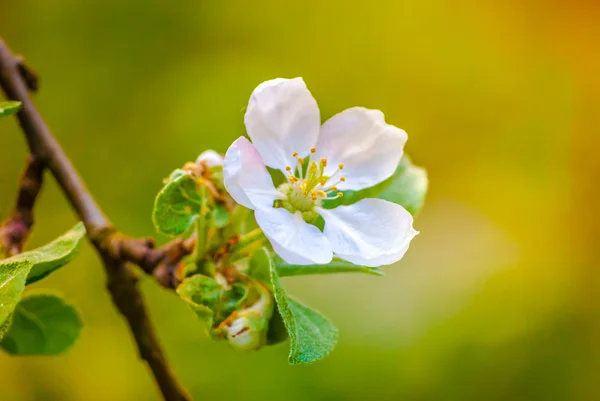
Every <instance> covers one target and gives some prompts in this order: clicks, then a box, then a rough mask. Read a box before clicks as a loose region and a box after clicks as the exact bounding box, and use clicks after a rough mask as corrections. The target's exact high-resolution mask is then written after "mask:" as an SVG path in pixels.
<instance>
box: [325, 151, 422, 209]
mask: <svg viewBox="0 0 600 401" xmlns="http://www.w3.org/2000/svg"><path fill="white" fill-rule="evenodd" d="M427 188H428V179H427V172H426V171H425V169H423V168H421V167H417V166H415V165H413V164H412V162H411V160H410V157H408V155H404V156H403V157H402V160H400V163H399V164H398V168H397V169H396V171H395V172H394V174H393V175H392V176H391V177H390V178H388V179H387V180H385V181H383V182H381V183H379V184H377V185H375V186H373V187H371V188H366V189H362V190H360V191H344V196H343V197H342V198H338V199H336V200H334V201H330V202H326V203H325V204H324V205H323V207H325V208H326V209H332V208H334V207H337V206H340V205H350V204H353V203H356V202H358V201H359V200H361V199H366V198H379V199H384V200H387V201H390V202H393V203H396V204H398V205H401V206H403V207H404V208H405V209H406V210H408V211H409V212H410V214H412V215H413V216H415V215H417V213H418V212H419V211H420V210H421V208H422V207H423V203H424V202H425V194H426V193H427Z"/></svg>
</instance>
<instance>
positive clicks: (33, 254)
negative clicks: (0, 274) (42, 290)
mask: <svg viewBox="0 0 600 401" xmlns="http://www.w3.org/2000/svg"><path fill="white" fill-rule="evenodd" d="M84 237H85V226H84V225H83V223H78V224H77V225H75V227H73V228H72V229H70V230H69V231H67V232H66V233H65V234H64V235H62V236H60V237H58V238H57V239H55V240H54V241H52V242H50V243H48V244H46V245H44V246H42V247H39V248H36V249H33V250H31V251H27V252H24V253H21V254H19V255H16V256H13V257H12V258H10V259H5V260H4V261H16V260H28V261H30V262H31V263H32V264H33V266H32V268H31V271H30V272H29V275H28V276H27V282H26V284H27V285H29V284H33V283H35V282H36V281H39V280H41V279H43V278H44V277H46V276H47V275H49V274H50V273H52V272H53V271H55V270H57V269H59V268H61V267H63V266H64V265H66V264H67V263H69V262H70V261H72V260H73V259H74V258H75V257H76V256H77V255H78V254H79V250H80V247H81V242H82V239H83V238H84ZM4 261H2V262H4ZM0 263H1V262H0Z"/></svg>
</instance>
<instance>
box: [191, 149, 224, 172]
mask: <svg viewBox="0 0 600 401" xmlns="http://www.w3.org/2000/svg"><path fill="white" fill-rule="evenodd" d="M200 163H204V164H206V167H208V168H211V167H216V166H222V165H223V156H221V155H220V154H218V153H217V152H215V151H214V150H212V149H211V150H207V151H204V152H202V153H201V154H200V156H198V158H197V159H196V164H198V165H200Z"/></svg>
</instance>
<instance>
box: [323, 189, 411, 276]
mask: <svg viewBox="0 0 600 401" xmlns="http://www.w3.org/2000/svg"><path fill="white" fill-rule="evenodd" d="M315 210H316V211H317V213H319V214H320V215H321V216H322V217H323V219H324V220H325V230H324V234H325V236H327V239H328V240H329V242H330V243H331V248H332V250H333V252H334V253H335V254H336V255H337V256H339V257H340V258H342V259H345V260H347V261H349V262H352V263H354V264H357V265H361V266H370V267H375V266H380V265H389V264H392V263H394V262H397V261H398V260H400V259H401V258H402V257H403V256H404V254H405V253H406V251H407V250H408V246H409V244H410V241H411V240H412V239H413V238H414V237H415V235H417V234H418V231H415V229H413V226H412V225H413V217H412V216H411V214H410V213H409V212H408V211H407V210H406V209H404V208H403V207H402V206H400V205H397V204H395V203H392V202H388V201H386V200H383V199H363V200H360V201H358V202H356V203H354V204H352V205H349V206H339V207H337V208H335V209H332V210H325V209H322V208H318V209H315Z"/></svg>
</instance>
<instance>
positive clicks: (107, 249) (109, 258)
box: [0, 39, 189, 400]
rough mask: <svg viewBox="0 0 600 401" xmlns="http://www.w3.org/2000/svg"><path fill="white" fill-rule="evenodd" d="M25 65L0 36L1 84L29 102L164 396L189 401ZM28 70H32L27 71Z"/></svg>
mask: <svg viewBox="0 0 600 401" xmlns="http://www.w3.org/2000/svg"><path fill="white" fill-rule="evenodd" d="M23 69H24V67H23V63H22V60H20V59H18V58H16V57H15V56H13V54H12V53H11V51H10V50H9V48H8V47H7V46H6V45H5V44H4V42H3V41H2V40H1V39H0V86H2V89H3V90H4V92H5V93H6V96H7V97H8V98H9V99H11V100H18V101H20V102H22V103H23V109H22V110H21V111H20V112H19V113H17V118H18V119H19V123H20V125H21V128H22V129H23V132H24V134H25V137H26V139H27V143H28V145H29V148H30V150H31V153H32V154H33V155H35V157H37V158H39V160H40V162H41V163H42V164H43V165H45V166H46V167H47V168H48V169H49V170H50V172H51V173H52V175H53V176H54V178H55V179H56V181H57V182H58V184H59V185H60V187H61V189H62V191H63V193H64V194H65V196H66V197H67V199H68V200H69V202H70V203H71V205H72V206H73V208H74V209H75V211H76V213H77V215H78V216H79V217H80V218H81V220H82V221H83V222H84V224H85V226H86V228H87V230H88V237H89V239H90V241H91V242H92V244H93V245H94V246H95V248H96V250H97V251H98V254H99V255H100V257H101V258H102V260H103V262H104V269H105V271H106V274H107V282H108V283H107V288H108V290H109V291H110V294H111V296H112V300H113V303H114V304H115V306H116V307H117V309H118V310H119V311H120V312H121V314H122V315H123V316H124V317H125V319H126V320H127V323H128V324H129V328H130V330H131V332H132V334H133V337H134V339H135V341H136V343H137V346H138V350H139V353H140V356H141V358H142V359H143V360H145V361H146V362H147V363H148V365H149V367H150V369H151V370H152V373H153V375H154V378H155V380H156V382H157V384H158V387H159V388H160V390H161V392H162V395H163V397H164V399H165V400H188V399H189V396H188V395H187V393H186V391H185V390H184V389H183V388H182V387H181V386H180V385H179V383H178V381H177V379H176V378H175V376H174V374H173V372H172V371H171V369H170V367H169V365H168V363H167V360H166V359H165V356H164V354H163V351H162V349H161V346H160V344H159V342H158V339H157V338H156V335H155V333H154V329H153V327H152V323H151V321H150V317H149V316H148V312H147V310H146V307H145V304H144V300H143V297H142V294H141V292H140V291H139V289H138V288H137V286H136V281H137V277H136V275H135V274H134V273H133V272H132V271H131V270H130V269H129V268H128V267H127V265H126V262H127V261H128V259H127V258H124V257H123V254H124V253H123V249H122V247H121V245H122V244H121V241H115V240H114V239H113V238H112V237H114V236H115V235H117V234H118V233H116V231H115V229H114V227H113V226H112V224H111V222H110V221H109V220H108V218H107V217H106V216H105V215H104V214H103V212H102V210H101V209H100V207H99V206H98V205H97V204H96V202H95V201H94V199H93V197H92V195H91V194H90V193H89V192H88V190H87V189H86V187H85V185H84V183H83V181H82V180H81V178H80V177H79V175H78V174H77V171H76V170H75V168H74V167H73V165H72V164H71V162H70V161H69V159H68V158H67V156H66V155H65V153H64V151H63V150H62V148H61V147H60V145H59V144H58V142H57V141H56V139H55V138H54V136H53V135H52V133H51V132H50V129H49V128H48V126H47V125H46V124H45V122H44V120H43V118H42V116H41V115H40V113H39V112H38V111H37V109H36V108H35V106H34V104H33V102H32V101H31V99H30V98H29V94H28V91H27V90H28V86H29V87H31V86H32V85H31V83H29V84H28V83H27V82H26V80H25V79H24V78H23ZM26 71H29V72H30V71H31V70H28V69H26ZM141 246H145V249H148V248H150V247H149V246H148V241H145V240H143V243H142V245H141Z"/></svg>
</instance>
